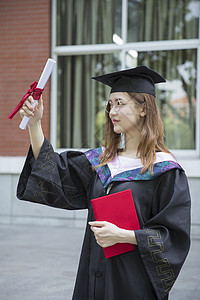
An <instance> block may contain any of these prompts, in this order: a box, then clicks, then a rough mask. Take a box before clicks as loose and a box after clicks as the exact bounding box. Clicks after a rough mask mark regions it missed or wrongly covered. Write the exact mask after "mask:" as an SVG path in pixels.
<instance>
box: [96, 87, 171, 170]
mask: <svg viewBox="0 0 200 300" xmlns="http://www.w3.org/2000/svg"><path fill="white" fill-rule="evenodd" d="M127 94H128V96H129V97H130V98H131V99H133V101H134V102H135V104H136V105H139V106H141V105H145V108H146V115H145V117H144V124H143V128H142V132H141V139H140V143H139V145H138V149H137V156H138V157H140V159H141V162H142V164H143V168H142V170H141V174H142V173H144V172H145V171H146V170H149V171H150V172H151V173H153V165H154V162H155V160H156V152H159V151H162V152H166V153H170V151H169V150H168V149H167V147H166V146H165V145H164V140H163V138H164V130H163V123H162V120H161V117H160V113H159V110H158V107H157V104H156V99H155V97H154V96H152V95H149V94H145V93H130V92H129V93H127ZM107 109H108V110H109V104H107ZM120 139H121V134H118V133H116V132H114V130H113V124H112V122H111V119H110V117H109V114H108V113H106V126H105V151H104V152H103V153H102V155H101V157H100V164H99V165H98V166H97V168H98V167H100V166H104V165H106V164H107V163H108V162H109V161H111V160H112V159H113V158H114V156H115V155H116V153H117V150H118V147H119V143H120Z"/></svg>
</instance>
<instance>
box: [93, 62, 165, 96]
mask: <svg viewBox="0 0 200 300" xmlns="http://www.w3.org/2000/svg"><path fill="white" fill-rule="evenodd" d="M92 79H95V80H97V81H99V82H101V83H103V84H106V85H108V86H110V87H111V93H115V92H134V93H146V94H150V95H153V96H154V97H155V87H154V84H155V83H160V82H166V80H165V78H164V77H162V76H161V75H160V74H158V73H157V72H155V71H154V70H152V69H149V68H148V67H146V66H138V67H136V68H132V69H127V70H122V71H118V72H114V73H108V74H104V75H100V76H96V77H92Z"/></svg>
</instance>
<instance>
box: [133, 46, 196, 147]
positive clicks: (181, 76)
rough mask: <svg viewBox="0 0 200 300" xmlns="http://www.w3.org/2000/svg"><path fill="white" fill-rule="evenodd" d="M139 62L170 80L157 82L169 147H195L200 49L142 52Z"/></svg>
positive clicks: (157, 93)
mask: <svg viewBox="0 0 200 300" xmlns="http://www.w3.org/2000/svg"><path fill="white" fill-rule="evenodd" d="M128 55H129V59H130V54H128ZM137 64H138V65H146V66H148V67H149V68H152V69H154V70H155V71H157V72H158V73H160V74H161V75H163V76H164V77H165V78H166V79H167V83H160V84H158V85H156V86H157V89H156V98H157V103H158V106H159V108H160V112H161V116H162V119H163V122H164V127H165V142H166V145H167V147H168V148H170V149H195V132H196V130H195V126H196V71H197V70H196V69H197V51H196V49H189V50H172V51H149V52H142V53H138V62H137Z"/></svg>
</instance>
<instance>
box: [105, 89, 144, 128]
mask: <svg viewBox="0 0 200 300" xmlns="http://www.w3.org/2000/svg"><path fill="white" fill-rule="evenodd" d="M108 103H109V106H108V107H110V109H109V117H110V119H111V121H112V123H113V129H114V131H115V132H116V133H133V131H135V130H137V131H138V130H139V131H141V130H142V126H143V117H144V116H145V111H144V109H143V106H139V105H137V104H136V103H135V101H134V100H133V99H131V98H130V97H129V95H128V94H127V93H123V92H116V93H111V94H110V98H109V101H108Z"/></svg>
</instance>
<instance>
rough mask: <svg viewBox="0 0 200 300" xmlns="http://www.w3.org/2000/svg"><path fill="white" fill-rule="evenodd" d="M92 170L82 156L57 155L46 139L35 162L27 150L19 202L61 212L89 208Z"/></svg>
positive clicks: (72, 154) (76, 152)
mask: <svg viewBox="0 0 200 300" xmlns="http://www.w3.org/2000/svg"><path fill="white" fill-rule="evenodd" d="M93 174H94V172H93V170H92V168H91V165H90V163H89V162H88V160H87V158H86V157H85V155H84V153H82V152H78V151H69V152H63V153H61V154H58V153H56V152H54V151H53V148H52V146H51V144H50V143H49V142H48V141H47V140H46V139H45V140H44V143H43V145H42V148H41V150H40V153H39V156H38V158H37V160H35V159H34V157H33V153H32V149H31V147H30V149H29V153H28V155H27V158H26V161H25V164H24V167H23V170H22V173H21V175H20V178H19V182H18V186H17V197H18V198H19V199H20V200H26V201H31V202H35V203H40V204H45V205H49V206H52V207H57V208H63V209H84V208H87V207H88V200H87V191H88V189H89V185H90V184H91V182H92V177H93Z"/></svg>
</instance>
